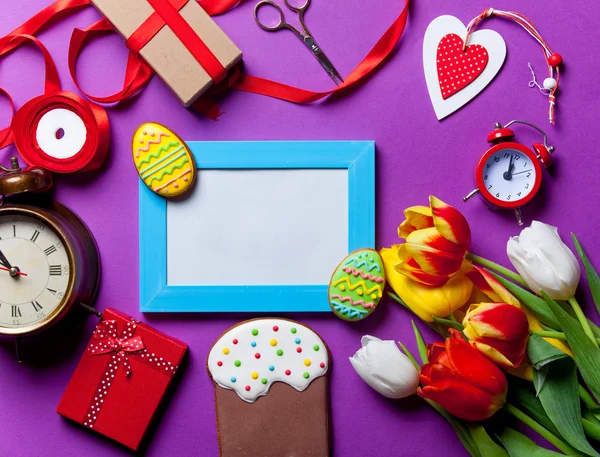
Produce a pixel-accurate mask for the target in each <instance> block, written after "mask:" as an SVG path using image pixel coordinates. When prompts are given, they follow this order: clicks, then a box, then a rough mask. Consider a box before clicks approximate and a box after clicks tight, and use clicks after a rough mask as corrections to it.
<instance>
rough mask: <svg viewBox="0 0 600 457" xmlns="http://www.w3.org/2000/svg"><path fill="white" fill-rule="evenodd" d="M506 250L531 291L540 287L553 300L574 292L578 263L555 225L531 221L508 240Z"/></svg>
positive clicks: (577, 281) (563, 298) (577, 280)
mask: <svg viewBox="0 0 600 457" xmlns="http://www.w3.org/2000/svg"><path fill="white" fill-rule="evenodd" d="M506 253H507V254H508V257H509V259H510V261H511V262H512V264H513V266H514V267H515V268H516V269H517V271H518V272H519V274H520V275H521V276H522V277H523V279H524V280H525V282H526V283H527V285H528V286H529V288H530V289H531V290H533V291H534V292H535V293H539V292H540V290H543V291H544V292H546V293H547V294H548V295H549V296H550V297H552V298H554V299H555V300H567V299H569V298H571V297H573V296H574V295H575V290H576V289H577V285H578V284H579V277H580V274H581V272H580V270H579V263H578V262H577V259H576V258H575V255H574V254H573V252H571V250H570V249H569V248H568V247H567V245H565V243H563V241H562V240H561V239H560V236H559V235H558V230H557V228H556V227H553V226H551V225H547V224H544V223H543V222H538V221H533V222H532V223H531V227H527V228H525V229H523V230H522V231H521V234H520V235H519V236H515V237H512V238H511V239H509V240H508V244H507V245H506Z"/></svg>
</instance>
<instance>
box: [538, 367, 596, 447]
mask: <svg viewBox="0 0 600 457" xmlns="http://www.w3.org/2000/svg"><path fill="white" fill-rule="evenodd" d="M545 368H547V370H548V372H547V375H546V378H545V381H544V385H543V387H541V388H538V387H536V389H537V390H538V398H539V399H540V402H541V404H542V406H543V407H544V410H545V411H546V414H547V415H548V417H549V418H550V420H551V421H552V423H553V424H554V426H555V427H556V429H557V430H558V431H559V433H560V435H561V436H562V437H563V439H564V440H565V441H566V442H567V443H569V444H570V445H571V446H573V447H574V448H575V449H577V450H579V451H581V452H583V453H584V454H586V455H589V456H594V457H600V454H598V452H596V450H595V449H594V448H593V447H592V445H591V444H590V443H589V442H588V440H587V438H586V436H585V431H584V430H583V424H582V423H581V403H580V401H579V382H578V381H577V367H576V366H575V363H574V362H573V360H571V359H570V358H566V359H561V360H557V361H555V362H553V363H551V364H548V365H546V367H545ZM539 376H540V375H539V373H538V371H537V370H534V372H533V380H534V384H536V386H537V383H536V378H538V377H539Z"/></svg>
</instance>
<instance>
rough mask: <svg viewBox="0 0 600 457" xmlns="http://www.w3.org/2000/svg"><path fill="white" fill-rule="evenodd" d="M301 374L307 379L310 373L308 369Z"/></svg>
mask: <svg viewBox="0 0 600 457" xmlns="http://www.w3.org/2000/svg"><path fill="white" fill-rule="evenodd" d="M302 376H304V379H308V378H309V376H310V375H309V374H308V371H305V372H304V373H302Z"/></svg>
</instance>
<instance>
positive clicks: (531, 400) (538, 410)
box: [511, 386, 562, 439]
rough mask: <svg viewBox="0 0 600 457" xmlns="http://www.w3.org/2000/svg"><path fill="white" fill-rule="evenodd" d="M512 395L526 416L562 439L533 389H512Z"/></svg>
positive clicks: (519, 387)
mask: <svg viewBox="0 0 600 457" xmlns="http://www.w3.org/2000/svg"><path fill="white" fill-rule="evenodd" d="M511 395H512V396H513V397H514V400H515V403H517V404H518V405H519V407H520V408H521V409H522V410H523V412H525V414H527V415H528V416H529V417H531V418H532V419H533V420H535V421H536V422H537V423H539V424H540V425H541V426H542V427H544V428H545V429H547V430H548V431H549V432H550V433H552V434H553V435H555V436H557V437H558V438H561V439H562V437H561V436H560V433H559V432H558V430H556V427H555V426H554V424H553V423H552V421H551V420H550V418H549V417H548V414H546V411H545V410H544V407H543V406H542V402H541V401H540V399H539V398H538V397H536V395H535V393H534V392H533V391H532V390H531V389H528V388H525V387H521V386H518V387H515V388H513V389H512V392H511Z"/></svg>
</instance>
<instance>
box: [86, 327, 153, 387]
mask: <svg viewBox="0 0 600 457" xmlns="http://www.w3.org/2000/svg"><path fill="white" fill-rule="evenodd" d="M136 324H137V323H136V322H134V321H130V322H128V323H127V327H126V328H125V330H123V337H122V338H118V336H117V321H102V322H100V323H99V324H98V327H96V331H95V332H94V338H95V339H96V340H97V342H94V341H92V342H91V343H90V345H89V346H88V351H89V352H90V353H91V354H92V355H101V354H107V353H109V352H114V353H115V354H116V355H117V357H118V363H122V364H123V366H124V367H125V375H126V376H129V375H131V364H130V363H129V357H128V356H127V353H128V352H139V351H143V350H144V349H145V348H146V347H145V346H144V341H143V340H142V337H141V336H135V337H134V336H133V332H135V327H136Z"/></svg>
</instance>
